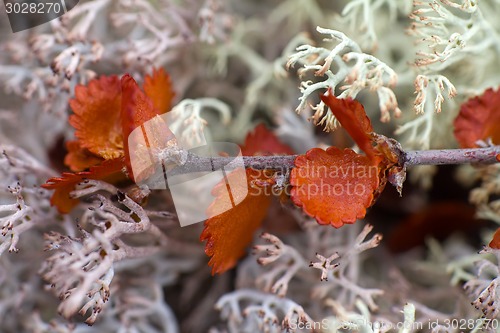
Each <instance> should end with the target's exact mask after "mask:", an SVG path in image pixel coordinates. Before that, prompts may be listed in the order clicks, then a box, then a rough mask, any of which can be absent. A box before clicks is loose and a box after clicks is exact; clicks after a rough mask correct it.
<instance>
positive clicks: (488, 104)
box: [454, 88, 500, 148]
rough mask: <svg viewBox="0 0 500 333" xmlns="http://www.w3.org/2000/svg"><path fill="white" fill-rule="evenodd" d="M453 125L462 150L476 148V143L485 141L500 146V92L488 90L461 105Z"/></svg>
mask: <svg viewBox="0 0 500 333" xmlns="http://www.w3.org/2000/svg"><path fill="white" fill-rule="evenodd" d="M454 125H455V131H454V134H455V138H456V139H457V141H458V143H459V144H460V146H461V147H462V148H475V147H478V146H477V144H476V142H477V141H479V140H483V141H485V140H487V139H491V141H492V142H493V143H494V144H500V90H496V91H495V90H493V89H491V88H490V89H488V90H486V91H485V92H484V93H483V95H481V96H476V97H473V98H471V99H469V100H468V101H467V102H465V103H464V104H462V106H461V107H460V112H459V113H458V116H457V117H456V118H455V122H454Z"/></svg>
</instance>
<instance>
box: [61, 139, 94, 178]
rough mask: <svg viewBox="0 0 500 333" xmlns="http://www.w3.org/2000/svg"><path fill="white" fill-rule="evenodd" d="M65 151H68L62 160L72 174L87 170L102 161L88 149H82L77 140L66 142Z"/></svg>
mask: <svg viewBox="0 0 500 333" xmlns="http://www.w3.org/2000/svg"><path fill="white" fill-rule="evenodd" d="M66 149H68V154H67V155H66V157H65V158H64V164H66V165H67V166H68V167H69V168H70V169H71V171H73V172H78V171H83V170H87V169H88V168H90V167H91V166H94V165H97V164H99V163H101V162H102V161H103V158H101V157H100V156H97V155H94V154H92V153H91V152H90V151H89V150H88V149H85V148H83V147H82V146H81V145H80V142H79V141H78V140H74V141H68V142H66Z"/></svg>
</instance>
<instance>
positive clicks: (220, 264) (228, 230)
mask: <svg viewBox="0 0 500 333" xmlns="http://www.w3.org/2000/svg"><path fill="white" fill-rule="evenodd" d="M243 172H245V171H244V170H243V169H237V170H235V171H233V172H232V173H230V174H229V175H228V182H229V183H237V184H238V185H237V186H231V192H232V193H233V195H235V196H238V194H239V193H246V191H247V189H248V195H247V196H246V197H245V198H244V199H243V201H241V202H240V203H239V204H237V205H233V204H232V203H231V200H228V199H229V197H228V195H227V191H228V189H227V187H226V183H220V184H218V185H217V186H216V187H215V188H214V189H213V191H212V194H213V195H214V196H215V201H214V202H213V203H212V205H211V206H210V207H209V208H208V212H207V213H208V214H209V216H210V215H211V213H212V212H220V211H224V212H223V213H222V214H219V215H216V216H213V217H211V218H209V219H208V220H207V221H206V222H205V229H204V230H203V232H202V233H201V236H200V240H202V241H205V240H206V241H207V243H206V245H205V253H206V254H207V255H208V256H209V257H211V258H210V261H209V262H208V265H209V266H211V267H212V274H219V273H223V272H225V271H227V270H228V269H231V268H232V267H234V265H236V263H237V261H238V259H240V258H241V257H242V256H243V255H244V254H245V249H246V247H247V246H248V244H249V243H250V242H251V241H252V238H253V234H254V232H255V231H256V230H257V229H258V228H259V227H260V226H261V224H262V221H263V220H264V218H265V217H266V215H267V210H268V208H269V205H270V204H271V199H272V198H271V197H270V196H268V195H266V194H265V193H264V191H262V192H261V189H260V188H259V187H257V185H255V180H257V181H258V180H259V179H263V178H264V179H265V176H263V172H262V171H257V170H252V169H248V170H246V176H247V181H244V178H243V175H242V174H241V173H243Z"/></svg>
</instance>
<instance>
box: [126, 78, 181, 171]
mask: <svg viewBox="0 0 500 333" xmlns="http://www.w3.org/2000/svg"><path fill="white" fill-rule="evenodd" d="M121 86H122V104H121V105H122V112H121V122H122V130H123V138H124V140H125V145H124V148H125V162H126V164H127V169H128V172H129V175H130V176H131V178H132V179H133V178H134V177H133V170H132V166H131V162H130V152H129V148H130V147H129V144H128V138H129V135H130V133H132V131H133V130H134V129H136V128H137V127H141V126H143V125H144V124H146V122H148V121H149V120H152V119H153V118H154V117H156V116H158V115H159V111H158V110H157V109H156V108H155V107H154V105H153V101H152V100H151V99H150V98H149V97H148V96H147V95H146V94H145V93H144V92H143V91H142V90H141V89H140V88H139V86H138V85H137V82H135V80H134V79H133V78H132V77H131V76H130V75H128V74H125V75H124V76H123V77H122V79H121ZM148 86H150V87H152V86H151V84H148ZM153 125H154V126H151V128H153V129H154V133H152V135H148V134H147V133H146V129H145V128H144V127H143V128H142V131H143V136H144V139H147V140H148V141H147V142H146V146H147V148H152V147H156V148H162V147H163V148H165V147H166V145H167V144H168V142H169V140H170V139H171V138H172V132H171V131H170V130H169V129H168V126H167V124H165V122H164V121H163V120H162V119H161V118H157V120H155V121H154V124H153ZM152 140H154V141H152Z"/></svg>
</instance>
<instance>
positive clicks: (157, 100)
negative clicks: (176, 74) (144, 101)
mask: <svg viewBox="0 0 500 333" xmlns="http://www.w3.org/2000/svg"><path fill="white" fill-rule="evenodd" d="M143 89H144V92H145V93H146V95H147V96H148V97H149V99H151V101H152V102H153V106H154V108H155V109H156V110H158V113H160V114H162V113H165V112H168V111H170V108H171V106H172V100H173V99H174V96H175V93H174V90H173V89H172V82H171V81H170V76H169V75H168V74H167V72H165V70H164V69H163V68H160V69H153V75H152V76H149V75H146V76H145V77H144V85H143Z"/></svg>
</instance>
